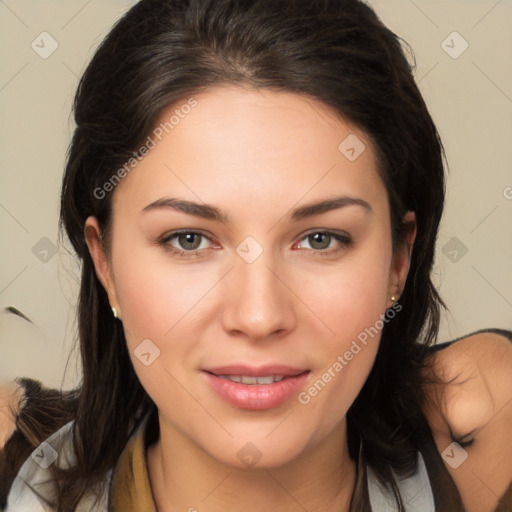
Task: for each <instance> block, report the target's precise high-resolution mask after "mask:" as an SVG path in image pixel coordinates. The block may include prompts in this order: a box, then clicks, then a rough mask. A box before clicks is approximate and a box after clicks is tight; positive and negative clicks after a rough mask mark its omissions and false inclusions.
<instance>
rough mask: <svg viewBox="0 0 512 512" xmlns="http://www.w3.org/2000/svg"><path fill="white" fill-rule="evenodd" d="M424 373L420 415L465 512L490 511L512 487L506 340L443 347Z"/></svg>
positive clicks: (510, 337)
mask: <svg viewBox="0 0 512 512" xmlns="http://www.w3.org/2000/svg"><path fill="white" fill-rule="evenodd" d="M424 372H425V374H424V376H425V381H426V382H425V395H426V400H425V403H424V404H423V411H424V413H425V417H426V419H427V421H428V423H429V425H430V428H431V430H432V434H433V436H434V440H435V442H436V445H437V447H438V449H439V451H440V453H441V454H444V455H443V459H444V462H445V465H446V467H447V469H448V471H449V472H450V474H451V476H452V477H453V479H454V481H455V483H456V485H457V488H458V489H459V492H460V493H461V497H462V499H463V502H464V504H465V506H466V508H467V512H473V511H482V510H489V511H491V510H494V507H495V506H496V504H497V501H498V498H497V497H500V496H502V495H503V494H504V493H505V491H506V489H507V487H508V486H509V485H510V482H511V481H512V334H511V333H508V331H500V330H485V331H478V332H475V333H472V334H469V335H467V336H464V337H462V338H459V339H457V340H455V341H454V342H452V343H449V344H444V346H443V347H442V348H441V349H440V350H436V351H435V352H433V354H432V355H431V357H430V358H429V360H428V362H427V364H426V366H425V370H424ZM455 442H456V443H457V444H456V445H454V444H453V443H455ZM452 448H455V449H456V451H455V452H454V451H453V450H452ZM454 453H455V456H454V455H453V454H454ZM450 459H451V460H450ZM455 459H457V460H455Z"/></svg>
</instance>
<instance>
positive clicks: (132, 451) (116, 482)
mask: <svg viewBox="0 0 512 512" xmlns="http://www.w3.org/2000/svg"><path fill="white" fill-rule="evenodd" d="M150 418H151V414H148V415H147V416H146V418H144V420H143V422H142V423H141V425H140V426H139V428H138V430H137V431H136V432H135V433H134V434H133V435H132V436H131V437H130V439H129V440H128V443H127V444H126V447H125V449H124V450H123V452H122V453H121V456H120V457H119V460H118V462H117V465H116V469H115V471H114V475H113V478H112V484H111V491H110V501H109V507H108V510H109V512H156V506H155V502H154V500H153V494H152V491H151V484H150V482H149V475H148V468H147V464H146V442H145V439H146V436H145V433H146V426H147V424H148V422H149V420H150Z"/></svg>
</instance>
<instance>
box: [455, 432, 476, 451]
mask: <svg viewBox="0 0 512 512" xmlns="http://www.w3.org/2000/svg"><path fill="white" fill-rule="evenodd" d="M450 437H451V438H452V441H454V442H455V443H457V444H458V445H459V446H460V447H461V448H468V447H470V446H471V445H472V444H473V443H474V442H475V438H474V437H472V438H470V439H468V440H467V441H463V439H464V438H465V437H467V436H463V437H460V438H457V437H456V436H454V435H453V434H452V435H451V436H450Z"/></svg>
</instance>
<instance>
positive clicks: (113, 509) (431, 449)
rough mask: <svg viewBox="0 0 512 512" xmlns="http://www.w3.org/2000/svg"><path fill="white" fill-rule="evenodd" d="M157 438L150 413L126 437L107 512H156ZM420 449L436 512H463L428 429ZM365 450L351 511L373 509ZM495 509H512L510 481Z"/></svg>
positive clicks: (154, 416)
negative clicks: (152, 467)
mask: <svg viewBox="0 0 512 512" xmlns="http://www.w3.org/2000/svg"><path fill="white" fill-rule="evenodd" d="M157 438H158V416H157V414H154V413H152V414H149V415H148V416H147V417H146V418H145V419H144V420H143V423H142V424H141V425H140V427H139V429H138V430H137V431H136V432H135V433H134V434H133V435H132V437H131V438H130V439H129V441H128V443H127V445H126V448H125V450H124V451H123V453H122V454H121V457H120V458H119V461H118V464H117V466H116V469H115V471H114V474H113V478H112V482H111V488H110V499H109V505H108V511H109V512H157V511H156V506H155V502H154V500H153V495H152V492H151V485H150V482H149V475H148V469H147V464H146V453H147V451H146V450H147V447H148V446H149V445H150V444H151V443H152V442H154V441H156V439H157ZM423 440H424V442H423V443H422V445H421V447H420V452H421V454H422V457H423V459H424V461H425V466H426V468H427V473H428V477H429V479H430V483H431V486H432V494H433V496H434V503H435V510H436V512H464V508H463V505H462V500H461V498H460V494H459V492H458V490H457V487H456V486H455V483H454V481H453V479H452V477H451V475H450V473H449V472H448V470H447V469H446V467H445V465H444V462H443V460H442V458H441V455H440V454H439V452H438V451H437V447H436V445H435V442H434V439H433V437H432V434H431V432H430V429H426V430H425V431H424V433H423ZM363 451H364V450H360V451H359V459H358V464H357V476H356V486H355V488H354V493H353V496H352V500H351V503H350V512H383V511H380V510H375V511H372V509H371V506H370V499H369V494H368V483H367V475H366V464H365V462H364V454H363ZM494 512H512V484H511V485H510V486H509V488H508V490H507V491H506V493H505V494H504V495H503V497H502V498H501V500H500V501H499V503H498V505H497V508H496V509H495V511H494Z"/></svg>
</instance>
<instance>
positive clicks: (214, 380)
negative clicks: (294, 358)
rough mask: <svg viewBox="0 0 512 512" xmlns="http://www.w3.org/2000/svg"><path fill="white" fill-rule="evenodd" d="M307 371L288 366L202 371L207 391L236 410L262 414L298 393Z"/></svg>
mask: <svg viewBox="0 0 512 512" xmlns="http://www.w3.org/2000/svg"><path fill="white" fill-rule="evenodd" d="M309 373H310V370H306V369H301V368H293V367H289V366H275V365H274V366H265V367H249V366H245V365H243V366H240V365H239V366H229V367H227V366H225V367H216V368H208V369H204V370H202V374H203V376H204V377H205V379H206V381H207V383H208V385H209V386H210V388H211V389H212V390H213V391H214V392H215V393H216V394H217V395H218V396H219V397H220V398H222V399H223V401H225V402H227V403H228V404H230V405H231V406H233V407H236V408H238V409H249V410H264V409H273V408H276V407H279V406H281V405H283V404H285V403H286V402H287V401H288V400H289V399H290V398H291V397H292V396H294V395H295V394H296V393H298V392H299V390H300V389H301V387H302V386H303V384H304V381H305V380H306V378H307V377H308V375H309Z"/></svg>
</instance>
